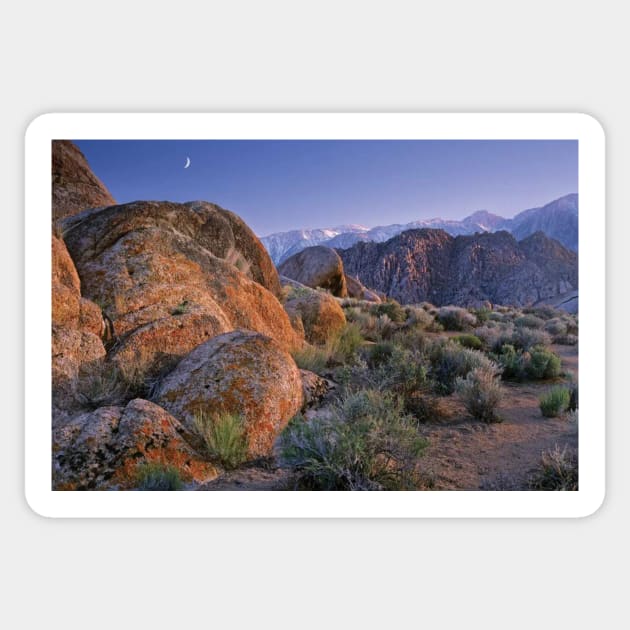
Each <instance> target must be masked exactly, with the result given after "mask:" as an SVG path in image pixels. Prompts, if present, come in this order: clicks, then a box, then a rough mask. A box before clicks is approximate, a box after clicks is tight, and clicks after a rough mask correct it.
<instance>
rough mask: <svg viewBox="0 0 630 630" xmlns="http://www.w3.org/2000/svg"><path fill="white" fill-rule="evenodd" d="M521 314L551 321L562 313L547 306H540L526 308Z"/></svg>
mask: <svg viewBox="0 0 630 630" xmlns="http://www.w3.org/2000/svg"><path fill="white" fill-rule="evenodd" d="M523 313H526V314H528V315H535V316H536V317H539V318H540V319H545V320H546V319H552V318H553V317H558V315H560V314H561V313H562V311H560V310H558V309H557V308H555V307H553V306H550V305H549V304H541V305H540V306H528V307H526V308H524V309H523Z"/></svg>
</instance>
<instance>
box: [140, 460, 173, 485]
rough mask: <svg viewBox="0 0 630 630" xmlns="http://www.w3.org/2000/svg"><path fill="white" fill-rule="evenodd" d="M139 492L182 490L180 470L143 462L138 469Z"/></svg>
mask: <svg viewBox="0 0 630 630" xmlns="http://www.w3.org/2000/svg"><path fill="white" fill-rule="evenodd" d="M136 487H137V488H138V490H181V489H182V487H183V483H182V480H181V477H180V474H179V470H177V468H175V466H172V465H170V464H163V463H161V462H143V463H141V464H139V465H138V467H137V468H136Z"/></svg>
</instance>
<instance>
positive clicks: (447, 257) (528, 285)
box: [339, 229, 578, 306]
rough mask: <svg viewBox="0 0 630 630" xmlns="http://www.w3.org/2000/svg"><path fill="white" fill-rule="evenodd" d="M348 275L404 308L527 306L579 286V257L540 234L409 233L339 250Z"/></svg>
mask: <svg viewBox="0 0 630 630" xmlns="http://www.w3.org/2000/svg"><path fill="white" fill-rule="evenodd" d="M339 255H340V256H341V258H342V260H343V264H344V269H345V271H346V273H348V274H351V275H353V276H356V277H357V278H358V279H359V280H360V281H361V282H362V283H363V284H364V285H366V286H368V287H370V288H372V289H376V290H377V291H381V292H383V293H385V294H386V295H387V296H388V297H392V298H394V299H396V300H398V301H400V302H402V303H406V304H409V303H415V302H423V301H428V302H432V303H434V304H437V305H444V304H458V305H465V306H474V305H478V304H480V303H483V302H485V301H489V302H492V303H497V304H513V305H519V306H523V305H527V304H534V303H537V302H540V301H541V300H545V299H548V298H552V297H554V296H557V295H559V294H562V293H565V292H567V291H570V290H574V289H577V286H578V277H577V274H578V264H577V255H576V254H575V253H573V252H570V251H568V250H567V249H565V248H564V247H563V246H562V245H561V244H560V243H558V242H557V241H554V240H552V239H550V238H548V237H547V236H545V235H544V234H543V233H542V232H537V233H535V234H533V235H532V236H530V237H528V238H527V239H524V240H522V241H520V242H519V241H517V240H516V239H515V238H514V237H513V236H512V235H511V234H509V233H508V232H503V231H501V232H496V233H485V234H475V235H472V236H457V237H453V236H451V235H449V234H447V233H446V232H445V231H444V230H431V229H422V230H409V231H407V232H403V233H402V234H400V235H398V236H396V237H394V238H392V239H390V240H389V241H386V242H385V243H357V244H356V245H354V246H353V247H351V248H349V249H345V250H339Z"/></svg>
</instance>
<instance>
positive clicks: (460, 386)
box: [455, 368, 503, 423]
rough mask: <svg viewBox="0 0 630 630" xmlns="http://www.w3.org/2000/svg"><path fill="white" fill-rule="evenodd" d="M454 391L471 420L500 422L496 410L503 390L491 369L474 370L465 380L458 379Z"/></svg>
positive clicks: (495, 373) (493, 370)
mask: <svg viewBox="0 0 630 630" xmlns="http://www.w3.org/2000/svg"><path fill="white" fill-rule="evenodd" d="M455 391H456V392H457V394H458V396H459V397H460V399H461V401H462V402H463V403H464V406H465V407H466V410H467V411H468V413H470V415H471V416H472V417H473V418H476V419H477V420H481V421H482V422H488V423H490V422H501V421H502V420H501V418H500V416H499V415H498V414H497V412H496V409H497V406H498V405H499V403H500V402H501V399H502V398H503V388H502V386H501V383H500V381H499V379H498V378H497V372H496V370H495V369H492V368H490V369H489V368H476V369H474V370H473V371H472V372H470V373H469V374H468V375H467V376H466V378H458V379H457V381H456V383H455Z"/></svg>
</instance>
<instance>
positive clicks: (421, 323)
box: [405, 306, 433, 330]
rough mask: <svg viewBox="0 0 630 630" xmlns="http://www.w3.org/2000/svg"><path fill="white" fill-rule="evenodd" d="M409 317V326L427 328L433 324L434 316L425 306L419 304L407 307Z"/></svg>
mask: <svg viewBox="0 0 630 630" xmlns="http://www.w3.org/2000/svg"><path fill="white" fill-rule="evenodd" d="M405 310H406V313H407V319H406V321H405V326H406V327H407V328H421V329H424V330H426V329H427V328H428V327H429V326H431V324H433V317H432V316H431V315H429V313H427V312H426V311H425V310H424V309H423V308H420V307H418V306H408V307H407V308H406V309H405Z"/></svg>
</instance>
